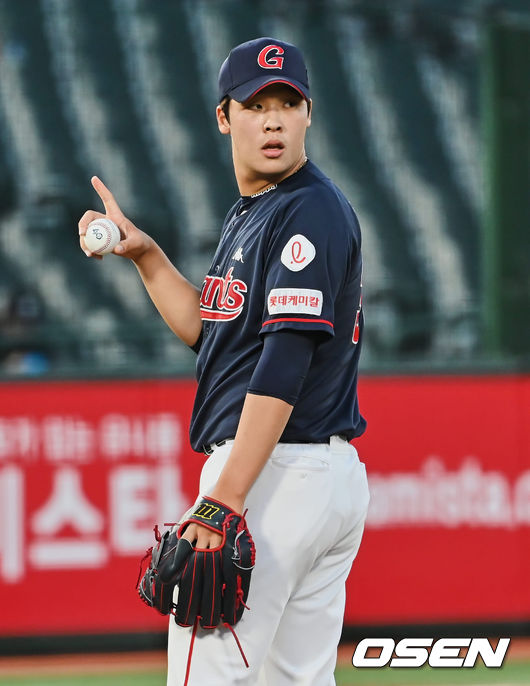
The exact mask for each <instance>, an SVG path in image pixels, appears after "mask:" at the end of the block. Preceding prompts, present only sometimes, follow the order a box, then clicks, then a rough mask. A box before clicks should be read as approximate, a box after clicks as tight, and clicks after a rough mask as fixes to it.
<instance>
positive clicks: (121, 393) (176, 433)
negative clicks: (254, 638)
mask: <svg viewBox="0 0 530 686" xmlns="http://www.w3.org/2000/svg"><path fill="white" fill-rule="evenodd" d="M194 392H195V384H194V382H192V381H182V380H164V381H105V382H103V381H85V382H79V381H76V382H48V383H19V384H15V383H12V384H3V385H1V386H0V606H1V607H2V612H1V613H0V639H1V638H7V637H13V636H24V635H34V636H35V635H43V634H58V635H59V634H61V635H64V634H83V633H89V634H97V633H105V632H110V633H113V634H118V633H130V632H139V633H140V632H158V631H163V630H164V627H165V625H166V619H165V618H163V617H159V616H157V615H156V614H155V613H154V612H153V611H152V610H149V609H148V608H146V607H145V606H144V605H143V604H142V603H141V602H140V601H139V599H138V598H137V596H136V592H135V582H136V578H137V574H138V563H139V560H140V558H141V557H142V555H143V554H144V552H145V549H146V548H147V547H148V546H150V545H151V544H152V540H153V534H152V527H153V524H154V523H155V522H159V523H163V522H171V521H174V520H175V518H176V517H178V515H180V514H181V513H182V512H184V510H185V509H186V508H187V507H188V506H189V505H190V504H191V502H192V501H193V499H194V498H195V496H196V487H197V483H198V476H199V472H200V469H201V465H202V462H203V459H204V458H203V457H202V456H201V455H198V454H197V453H194V452H193V451H192V450H191V449H190V447H189V442H188V438H187V429H188V421H189V416H190V411H191V405H192V402H193V397H194ZM360 400H361V406H362V410H363V413H364V414H365V415H366V417H367V419H368V430H367V433H366V434H365V436H363V437H362V438H361V439H359V440H358V441H357V443H356V444H357V447H358V450H359V453H360V455H361V458H362V459H363V461H365V463H366V465H367V468H368V474H369V480H370V488H371V494H372V500H371V505H370V511H369V517H368V522H367V528H366V532H365V538H364V541H363V544H362V546H361V551H360V554H359V558H358V560H357V562H356V563H355V565H354V568H353V570H352V573H351V575H350V578H349V581H348V601H347V608H346V624H361V625H396V624H415V623H420V624H421V623H429V624H433V623H438V624H444V623H451V622H452V623H458V622H478V623H481V622H484V623H491V622H524V621H528V620H529V619H530V586H529V585H528V583H527V579H528V578H529V577H530V557H529V556H528V550H529V549H530V422H529V421H528V417H529V414H530V413H529V408H530V377H529V376H482V377H470V376H458V377H456V376H440V377H434V376H433V377H427V376H421V377H420V376H417V377H384V378H383V377H369V378H364V379H363V380H362V382H361V387H360ZM257 553H258V556H259V551H257ZM58 592H61V593H62V594H63V596H64V600H63V601H62V602H58V600H57V593H58Z"/></svg>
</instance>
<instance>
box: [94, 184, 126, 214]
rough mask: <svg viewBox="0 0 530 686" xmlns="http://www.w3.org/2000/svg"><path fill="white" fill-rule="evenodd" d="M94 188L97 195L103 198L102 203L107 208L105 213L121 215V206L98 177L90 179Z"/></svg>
mask: <svg viewBox="0 0 530 686" xmlns="http://www.w3.org/2000/svg"><path fill="white" fill-rule="evenodd" d="M90 181H91V183H92V186H93V187H94V190H95V191H96V193H97V194H98V195H99V197H100V198H101V201H102V202H103V206H104V207H105V211H106V213H107V214H111V213H113V214H121V210H120V206H119V205H118V203H117V202H116V200H115V199H114V196H113V195H112V193H111V192H110V191H109V189H108V188H107V186H105V184H104V183H103V181H102V180H101V179H100V178H99V177H98V176H93V177H92V178H91V179H90Z"/></svg>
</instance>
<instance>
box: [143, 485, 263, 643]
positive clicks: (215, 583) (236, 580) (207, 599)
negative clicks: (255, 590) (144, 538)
mask: <svg viewBox="0 0 530 686" xmlns="http://www.w3.org/2000/svg"><path fill="white" fill-rule="evenodd" d="M192 522H195V523H198V524H201V525H203V526H205V527H207V528H208V529H211V530H212V531H215V532H217V533H219V534H221V536H222V537H223V540H222V542H221V545H220V546H219V547H218V548H207V549H196V548H193V547H192V545H191V543H189V541H187V540H186V539H185V538H182V534H183V533H184V531H185V530H186V527H187V526H188V525H189V524H191V523H192ZM155 536H156V537H157V545H156V546H155V547H154V548H153V549H152V551H148V553H150V554H151V564H150V566H149V568H148V569H147V571H146V572H145V574H144V575H143V577H142V579H141V581H140V582H139V584H138V591H139V594H140V597H141V598H142V600H143V601H144V602H146V603H147V604H148V605H150V606H151V607H154V608H156V609H157V610H158V611H159V612H161V613H162V614H169V613H170V612H171V613H172V614H173V615H174V616H175V621H176V622H177V624H180V625H181V626H192V625H194V624H195V623H196V621H197V620H198V621H199V622H200V625H201V626H202V627H203V628H205V629H213V628H215V627H216V626H218V625H219V624H223V625H230V626H233V625H234V624H236V623H237V622H238V621H239V620H240V619H241V616H242V614H243V611H244V609H245V607H246V604H245V603H246V600H247V596H248V591H249V587H250V575H251V573H252V569H253V568H254V562H255V548H254V541H253V540H252V536H251V535H250V532H249V530H248V528H247V524H246V521H245V518H244V516H242V515H239V514H237V513H236V512H234V511H233V510H232V509H231V508H230V507H228V506H227V505H225V504H224V503H221V502H219V501H218V500H214V499H213V498H203V499H202V500H201V501H200V502H199V504H198V505H197V506H196V507H195V509H194V510H193V512H192V513H191V515H189V516H187V517H186V518H185V519H184V520H183V521H182V522H181V523H180V526H179V529H178V531H177V532H175V531H174V530H171V531H166V532H165V533H164V534H163V535H162V536H161V535H160V534H159V533H158V528H157V527H155ZM176 584H178V586H179V592H178V600H177V603H176V604H174V603H173V600H172V598H173V589H174V587H175V585H176Z"/></svg>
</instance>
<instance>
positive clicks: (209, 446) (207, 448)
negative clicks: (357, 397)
mask: <svg viewBox="0 0 530 686" xmlns="http://www.w3.org/2000/svg"><path fill="white" fill-rule="evenodd" d="M335 435H336V436H338V438H342V440H343V441H349V439H348V436H346V435H345V434H335ZM233 440H234V436H230V437H229V438H223V440H222V441H214V442H213V443H206V444H205V445H203V446H202V451H203V453H204V454H205V455H211V454H212V453H213V451H214V450H215V449H216V448H220V447H221V446H222V445H225V443H228V441H233ZM329 440H330V439H329V438H325V439H324V440H323V441H307V440H305V441H298V440H297V441H288V442H289V443H329ZM281 443H285V441H281Z"/></svg>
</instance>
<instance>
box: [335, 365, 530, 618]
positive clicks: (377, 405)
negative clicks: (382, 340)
mask: <svg viewBox="0 0 530 686" xmlns="http://www.w3.org/2000/svg"><path fill="white" fill-rule="evenodd" d="M360 401H361V407H362V410H363V413H365V415H366V417H367V418H368V430H367V432H366V434H365V435H364V436H362V437H361V438H360V439H359V440H358V442H357V448H358V451H359V453H360V455H361V457H362V459H363V461H364V462H365V463H366V465H367V470H368V476H369V483H370V493H371V502H370V509H369V515H368V520H367V526H366V529H365V535H364V539H363V543H362V545H361V549H360V553H359V556H358V559H357V561H356V562H355V564H354V566H353V569H352V572H351V574H350V577H349V580H348V603H347V609H346V621H347V622H350V623H361V624H377V623H385V624H388V623H390V624H407V623H408V624H411V623H416V622H419V623H421V622H430V623H438V622H442V623H443V622H446V623H452V622H458V621H467V622H475V621H476V622H479V621H515V620H521V619H526V620H528V619H529V618H530V585H529V584H528V579H529V578H530V555H529V554H528V551H529V550H530V377H528V376H525V377H523V376H519V377H517V376H489V377H464V376H458V377H408V378H388V377H387V378H370V379H365V380H364V381H363V383H362V387H361V390H360Z"/></svg>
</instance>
